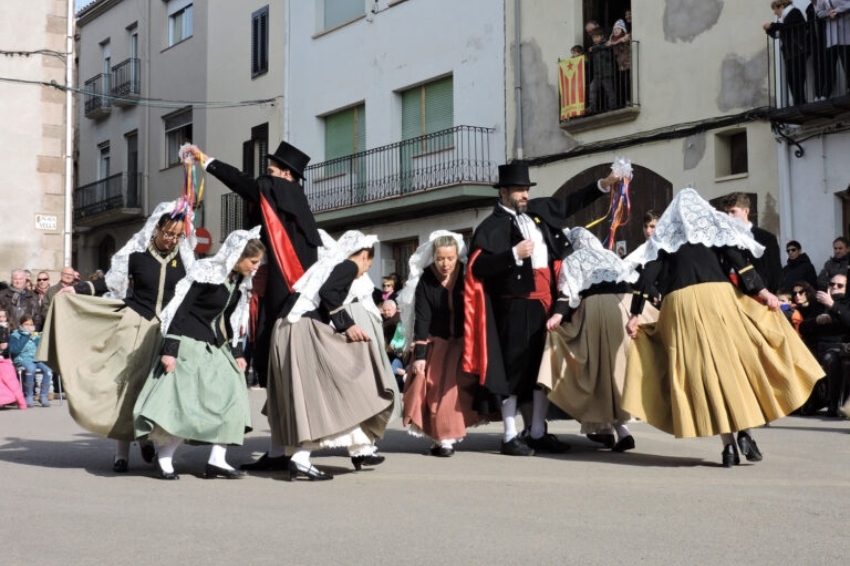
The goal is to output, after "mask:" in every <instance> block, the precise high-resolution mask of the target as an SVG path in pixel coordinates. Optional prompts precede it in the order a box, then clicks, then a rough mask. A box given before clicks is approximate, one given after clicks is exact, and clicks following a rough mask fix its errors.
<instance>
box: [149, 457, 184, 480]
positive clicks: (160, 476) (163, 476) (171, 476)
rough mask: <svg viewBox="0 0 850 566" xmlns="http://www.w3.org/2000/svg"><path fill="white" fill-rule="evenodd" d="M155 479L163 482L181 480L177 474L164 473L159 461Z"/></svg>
mask: <svg viewBox="0 0 850 566" xmlns="http://www.w3.org/2000/svg"><path fill="white" fill-rule="evenodd" d="M154 477H155V478H158V479H161V480H179V479H180V476H178V475H177V472H164V471H163V470H162V466H160V465H159V460H157V461H156V475H155V476H154Z"/></svg>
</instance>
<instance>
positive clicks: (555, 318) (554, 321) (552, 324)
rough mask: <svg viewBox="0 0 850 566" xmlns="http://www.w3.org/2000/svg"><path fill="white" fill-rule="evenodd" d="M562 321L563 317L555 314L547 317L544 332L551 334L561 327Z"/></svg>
mask: <svg viewBox="0 0 850 566" xmlns="http://www.w3.org/2000/svg"><path fill="white" fill-rule="evenodd" d="M563 319H564V315H562V314H559V313H555V314H553V315H552V316H550V317H549V320H547V321H546V330H548V331H549V332H552V331H553V330H555V329H556V328H558V327H559V326H561V321H562V320H563Z"/></svg>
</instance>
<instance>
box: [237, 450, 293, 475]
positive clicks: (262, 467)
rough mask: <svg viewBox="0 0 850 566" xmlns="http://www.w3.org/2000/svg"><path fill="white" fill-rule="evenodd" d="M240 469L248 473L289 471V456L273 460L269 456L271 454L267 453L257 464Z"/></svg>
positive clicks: (253, 463) (243, 465) (246, 465)
mask: <svg viewBox="0 0 850 566" xmlns="http://www.w3.org/2000/svg"><path fill="white" fill-rule="evenodd" d="M239 469H240V470H246V471H248V472H275V471H283V470H288V469H289V456H278V457H276V458H272V457H271V456H269V453H268V452H266V453H265V454H263V455H262V456H260V459H259V460H257V461H256V462H251V463H249V464H242V465H241V466H239Z"/></svg>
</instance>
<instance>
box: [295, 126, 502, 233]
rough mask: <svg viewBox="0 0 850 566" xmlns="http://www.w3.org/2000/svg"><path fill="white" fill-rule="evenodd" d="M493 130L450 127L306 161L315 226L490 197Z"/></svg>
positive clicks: (404, 214) (436, 209) (398, 214)
mask: <svg viewBox="0 0 850 566" xmlns="http://www.w3.org/2000/svg"><path fill="white" fill-rule="evenodd" d="M493 132H494V130H493V129H492V128H483V127H477V126H455V127H454V128H449V129H446V130H442V131H439V132H435V133H432V134H428V135H425V136H420V137H417V138H412V139H409V140H404V141H401V142H396V143H393V144H390V145H385V146H382V147H377V148H374V149H370V150H367V151H362V152H359V153H355V154H353V155H348V156H345V157H339V158H337V159H331V160H328V161H325V162H322V163H317V164H315V165H311V166H310V167H308V168H307V170H306V171H305V175H304V191H305V193H306V195H307V199H308V200H309V202H310V208H311V209H312V210H313V213H314V214H315V215H316V220H317V221H318V222H319V224H320V225H322V226H324V227H327V228H331V227H341V226H344V225H354V224H356V223H357V222H359V221H365V220H375V219H379V218H386V219H392V220H403V219H404V218H405V217H411V216H416V215H422V214H432V213H436V212H439V211H440V210H448V209H451V208H455V209H456V208H457V207H458V206H463V205H471V204H472V203H474V202H480V201H482V200H486V199H492V198H493V196H494V193H493V191H492V189H491V188H490V186H491V185H492V184H493V183H494V182H495V179H496V172H497V167H496V165H497V164H496V162H495V161H494V160H493V158H492V156H491V150H490V136H491V135H492V134H493ZM388 213H390V214H391V215H392V216H391V217H388Z"/></svg>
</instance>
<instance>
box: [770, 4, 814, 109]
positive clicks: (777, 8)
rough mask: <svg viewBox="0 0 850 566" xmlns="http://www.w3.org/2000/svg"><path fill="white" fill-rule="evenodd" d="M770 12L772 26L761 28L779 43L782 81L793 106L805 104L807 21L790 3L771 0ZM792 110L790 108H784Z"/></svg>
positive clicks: (807, 43)
mask: <svg viewBox="0 0 850 566" xmlns="http://www.w3.org/2000/svg"><path fill="white" fill-rule="evenodd" d="M770 8H771V10H773V13H774V14H776V21H775V22H768V23H766V24H764V26H763V27H764V31H765V33H767V35H769V36H770V37H772V38H774V39H777V38H780V39H781V41H782V46H781V48H780V49H781V51H782V59H783V60H784V62H785V77H786V82H787V83H788V90H789V91H790V92H791V97H792V99H793V105H794V106H799V105H800V104H805V103H806V59H808V57H809V38H808V36H807V31H808V30H807V28H806V17H805V16H804V15H803V12H801V11H800V9H799V8H797V7H795V6H794V4H793V3H792V2H791V0H773V2H771V3H770ZM787 105H788V106H791V104H790V103H789V104H787Z"/></svg>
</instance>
